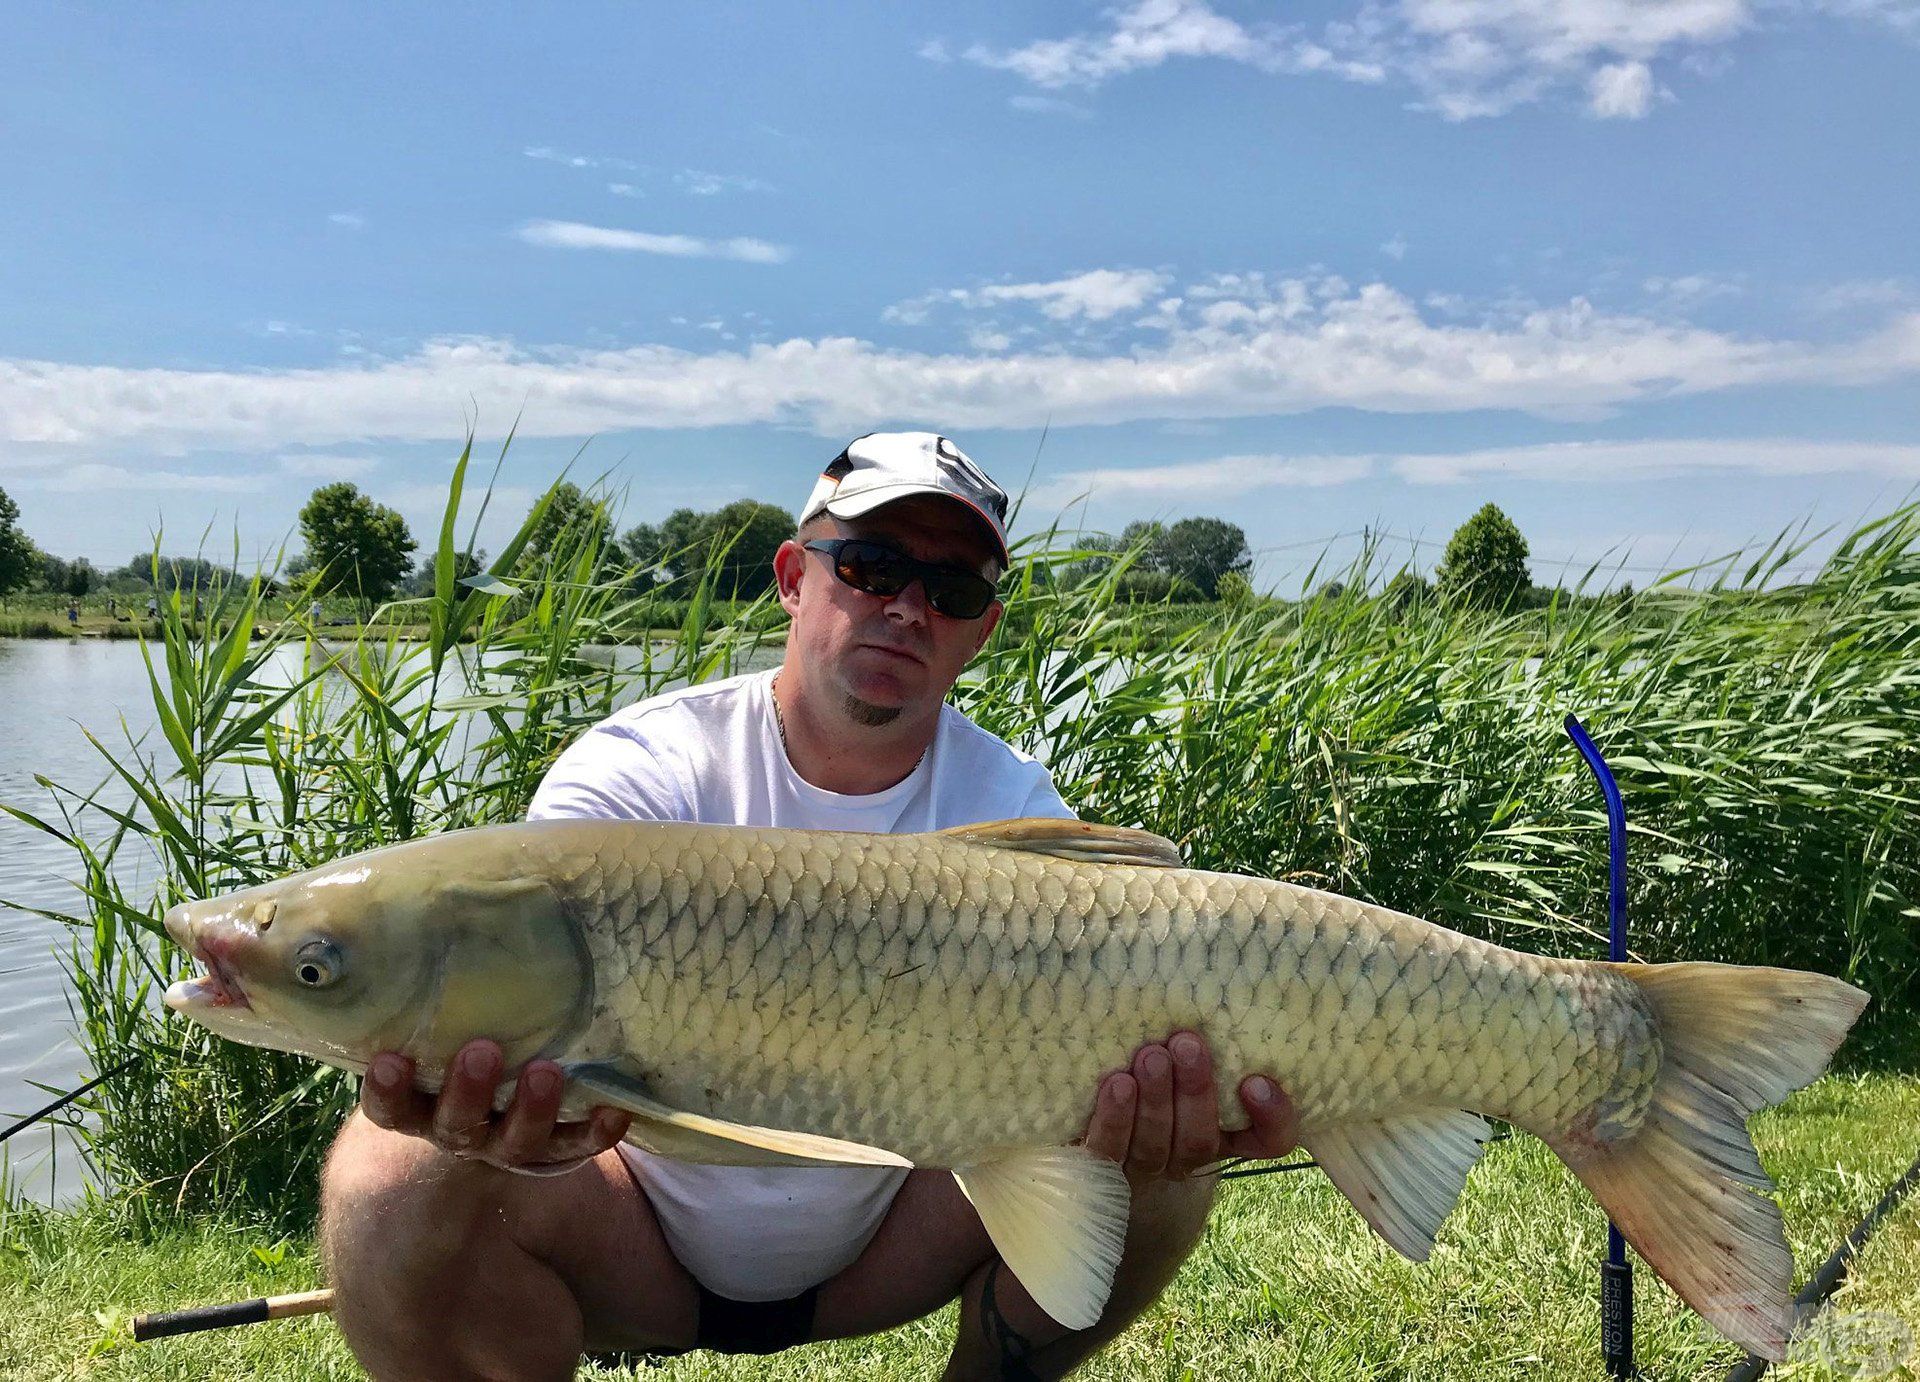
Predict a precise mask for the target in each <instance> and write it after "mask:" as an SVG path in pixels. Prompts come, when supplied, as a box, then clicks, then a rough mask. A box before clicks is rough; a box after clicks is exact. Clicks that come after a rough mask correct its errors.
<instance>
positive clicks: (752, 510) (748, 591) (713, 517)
mask: <svg viewBox="0 0 1920 1382" xmlns="http://www.w3.org/2000/svg"><path fill="white" fill-rule="evenodd" d="M793 530H794V521H793V515H792V514H790V513H788V512H787V511H786V510H785V509H783V508H781V507H780V506H779V505H777V504H763V503H761V502H760V501H759V500H757V499H736V500H735V501H734V502H733V503H731V504H728V505H727V506H726V507H725V508H723V509H721V510H719V511H718V512H716V513H713V514H710V515H709V516H708V524H707V532H706V554H707V555H706V563H705V565H706V568H707V572H708V574H709V575H711V576H712V577H713V582H714V585H715V587H716V590H717V593H719V594H721V595H728V596H731V597H732V598H734V599H736V600H751V599H753V598H754V597H755V596H757V595H760V594H762V593H764V592H765V591H768V590H771V589H773V554H774V553H775V552H777V551H779V550H780V544H781V543H783V542H785V541H786V540H787V539H788V538H790V537H792V536H793Z"/></svg>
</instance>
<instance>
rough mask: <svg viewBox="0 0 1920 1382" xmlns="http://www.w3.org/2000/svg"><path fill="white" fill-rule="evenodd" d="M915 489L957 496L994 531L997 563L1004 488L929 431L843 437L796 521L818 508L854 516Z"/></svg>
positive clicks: (1003, 535)
mask: <svg viewBox="0 0 1920 1382" xmlns="http://www.w3.org/2000/svg"><path fill="white" fill-rule="evenodd" d="M914 494H934V495H940V496H942V497H943V498H947V499H957V500H959V501H960V502H961V503H962V504H965V505H966V506H967V507H968V508H969V509H972V510H973V512H974V514H975V515H976V516H978V517H979V518H980V520H981V521H982V522H984V523H985V524H986V525H987V528H988V530H989V531H990V532H992V534H993V541H994V547H995V555H996V556H998V557H999V558H1000V564H1001V565H1002V566H1005V565H1007V564H1008V562H1009V557H1008V554H1007V492H1006V491H1005V490H1003V489H1001V488H1000V486H998V485H996V484H995V483H994V482H993V481H992V480H990V479H989V478H987V472H986V471H984V470H982V469H980V467H979V466H977V465H975V464H974V463H973V462H972V461H971V460H969V459H968V458H967V455H966V453H965V452H963V451H962V450H961V449H960V448H959V447H957V446H955V445H954V444H953V443H952V442H950V441H948V440H947V439H946V438H945V437H942V436H938V435H936V434H935V433H932V432H869V433H867V434H866V435H865V436H864V437H855V438H854V439H853V440H852V441H851V442H849V443H847V449H846V450H845V451H842V452H841V453H840V454H839V455H838V456H835V457H834V458H833V460H832V461H831V462H829V463H828V465H827V468H826V471H825V472H824V473H823V474H822V475H821V476H820V479H819V482H818V483H817V484H815V485H814V487H813V493H812V494H810V495H808V496H807V503H806V507H805V508H803V509H801V510H800V521H801V522H802V523H805V522H807V521H808V520H809V519H811V518H815V517H817V516H818V515H820V514H821V513H823V512H824V513H830V514H832V515H833V516H834V517H835V518H858V517H859V516H860V515H861V514H863V513H871V512H872V511H873V510H875V509H877V508H879V507H880V506H881V505H882V504H891V503H892V502H893V501H894V500H896V499H905V498H907V497H908V496H909V495H914Z"/></svg>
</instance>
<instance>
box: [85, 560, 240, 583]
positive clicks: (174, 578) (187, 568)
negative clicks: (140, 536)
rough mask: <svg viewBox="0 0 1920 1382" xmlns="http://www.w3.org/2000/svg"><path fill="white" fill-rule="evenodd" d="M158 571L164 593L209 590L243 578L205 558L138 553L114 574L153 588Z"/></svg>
mask: <svg viewBox="0 0 1920 1382" xmlns="http://www.w3.org/2000/svg"><path fill="white" fill-rule="evenodd" d="M156 568H157V569H158V572H159V577H160V587H159V588H160V589H161V590H162V591H169V590H206V589H209V588H210V587H212V586H214V585H215V584H224V583H226V582H229V581H235V580H238V579H239V576H238V575H237V573H235V572H232V571H229V570H228V569H227V568H226V567H224V566H215V565H214V564H213V563H212V562H210V561H208V560H207V559H206V558H205V557H159V556H155V555H154V554H153V553H152V552H136V553H134V555H133V557H132V558H131V559H130V560H129V561H128V562H127V564H126V565H125V566H123V567H121V568H120V570H119V571H117V572H115V573H114V574H115V575H116V576H129V577H131V578H132V579H134V580H136V581H138V582H140V584H142V585H147V586H150V585H152V584H153V581H154V573H155V570H156Z"/></svg>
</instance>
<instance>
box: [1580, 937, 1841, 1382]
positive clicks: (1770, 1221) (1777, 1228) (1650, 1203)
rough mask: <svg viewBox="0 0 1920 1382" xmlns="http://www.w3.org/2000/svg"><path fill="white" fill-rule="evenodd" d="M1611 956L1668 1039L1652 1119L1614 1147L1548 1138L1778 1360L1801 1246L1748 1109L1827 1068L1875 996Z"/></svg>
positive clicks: (1705, 1299)
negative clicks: (1777, 1198) (1783, 1214)
mask: <svg viewBox="0 0 1920 1382" xmlns="http://www.w3.org/2000/svg"><path fill="white" fill-rule="evenodd" d="M1612 968H1613V969H1614V970H1615V971H1616V972H1617V973H1619V974H1620V975H1622V976H1624V977H1625V978H1628V979H1631V980H1632V981H1633V982H1634V983H1636V984H1638V985H1639V986H1640V989H1641V991H1642V993H1644V995H1645V996H1646V999H1647V1002H1648V1004H1649V1005H1650V1006H1651V1007H1652V1009H1653V1014H1654V1020H1655V1022H1656V1024H1657V1025H1658V1027H1659V1030H1660V1039H1661V1041H1662V1043H1663V1044H1664V1046H1665V1052H1666V1054H1665V1059H1664V1061H1663V1063H1662V1065H1661V1069H1660V1074H1659V1077H1658V1080H1657V1082H1656V1084H1655V1086H1654V1090H1653V1097H1652V1103H1651V1106H1650V1108H1649V1109H1648V1113H1647V1118H1646V1121H1645V1122H1644V1123H1642V1124H1641V1126H1640V1128H1639V1130H1638V1131H1636V1132H1635V1133H1634V1134H1633V1135H1632V1136H1631V1137H1629V1138H1627V1139H1625V1140H1623V1141H1621V1142H1617V1143H1614V1144H1611V1145H1607V1144H1598V1145H1596V1144H1594V1143H1592V1142H1591V1141H1587V1142H1580V1141H1576V1140H1574V1139H1571V1138H1569V1139H1563V1140H1559V1141H1554V1140H1552V1139H1549V1141H1550V1145H1552V1147H1553V1149H1554V1151H1555V1152H1556V1153H1558V1155H1559V1156H1560V1159H1561V1160H1563V1161H1565V1162H1566V1163H1567V1165H1568V1166H1570V1167H1572V1168H1573V1171H1574V1174H1575V1175H1577V1176H1579V1177H1580V1179H1581V1181H1583V1182H1584V1183H1585V1184H1586V1187H1587V1188H1588V1189H1589V1190H1591V1191H1592V1192H1593V1195H1594V1198H1596V1199H1597V1200H1599V1201H1600V1203H1601V1204H1602V1205H1603V1206H1604V1207H1605V1208H1606V1211H1607V1213H1608V1214H1609V1215H1610V1216H1612V1218H1613V1221H1614V1223H1615V1224H1617V1225H1618V1226H1619V1229H1620V1232H1621V1233H1622V1234H1624V1235H1625V1236H1626V1238H1627V1241H1628V1242H1630V1243H1632V1244H1633V1246H1634V1248H1635V1249H1636V1250H1637V1251H1638V1252H1639V1253H1640V1256H1641V1257H1642V1258H1644V1259H1645V1260H1646V1263H1647V1265H1648V1266H1650V1267H1652V1268H1653V1270H1654V1271H1655V1272H1656V1273H1658V1274H1659V1276H1660V1279H1661V1280H1663V1281H1665V1282H1666V1283H1667V1285H1669V1286H1671V1287H1673V1289H1674V1290H1675V1291H1676V1292H1677V1293H1678V1294H1679V1296H1680V1298H1681V1299H1682V1300H1684V1301H1686V1303H1687V1304H1688V1305H1690V1306H1692V1307H1693V1308H1694V1309H1695V1310H1697V1311H1699V1312H1700V1314H1701V1315H1703V1316H1704V1317H1705V1318H1706V1319H1707V1320H1708V1322H1709V1323H1711V1324H1712V1325H1713V1326H1714V1327H1715V1328H1716V1329H1718V1330H1720V1332H1721V1333H1723V1334H1725V1335H1726V1336H1727V1337H1728V1338H1729V1339H1732V1340H1733V1341H1734V1342H1735V1343H1737V1344H1740V1345H1741V1346H1742V1347H1744V1348H1746V1349H1748V1350H1749V1351H1751V1352H1753V1353H1757V1354H1759V1355H1761V1356H1762V1357H1765V1358H1772V1359H1776V1360H1778V1359H1780V1358H1783V1357H1785V1356H1786V1351H1787V1339H1788V1335H1789V1334H1790V1332H1791V1329H1792V1324H1793V1320H1792V1293H1793V1254H1792V1253H1791V1251H1789V1249H1788V1248H1787V1241H1786V1234H1785V1232H1784V1230H1783V1228H1782V1226H1781V1223H1780V1210H1779V1207H1778V1206H1777V1205H1775V1204H1774V1202H1773V1201H1772V1200H1770V1199H1767V1198H1765V1196H1764V1192H1766V1191H1768V1190H1771V1189H1772V1188H1773V1183H1772V1182H1771V1181H1770V1180H1768V1179H1767V1175H1766V1172H1765V1171H1763V1170H1761V1168H1760V1157H1759V1154H1758V1153H1757V1152H1756V1151H1755V1150H1754V1146H1753V1140H1752V1139H1751V1138H1750V1137H1748V1135H1747V1129H1746V1121H1747V1118H1748V1117H1749V1116H1750V1115H1752V1114H1753V1113H1755V1112H1756V1111H1757V1110H1759V1109H1762V1108H1766V1107H1767V1106H1769V1105H1771V1104H1777V1103H1779V1102H1780V1100H1782V1099H1784V1098H1786V1096H1787V1095H1788V1094H1790V1093H1792V1092H1793V1091H1794V1090H1796V1089H1798V1088H1800V1086H1801V1085H1804V1084H1808V1083H1810V1082H1811V1081H1812V1080H1814V1079H1815V1078H1816V1077H1817V1076H1818V1075H1819V1074H1820V1072H1821V1071H1822V1070H1824V1069H1826V1066H1827V1062H1828V1061H1829V1060H1830V1059H1832V1057H1833V1053H1834V1052H1835V1051H1836V1050H1837V1049H1839V1046H1840V1043H1841V1041H1842V1040H1844V1039H1845V1037H1846V1034H1847V1029H1848V1028H1849V1027H1851V1026H1852V1025H1853V1022H1854V1019H1855V1018H1857V1017H1859V1016H1860V1013H1861V1010H1862V1009H1863V1008H1865V1007H1866V1005H1867V995H1866V994H1865V993H1863V992H1861V991H1860V990H1859V989H1857V988H1855V987H1854V986H1853V985H1851V984H1848V983H1845V982H1843V981H1842V980H1839V979H1833V978H1829V977H1828V976H1826V975H1824V974H1806V973H1802V972H1799V971H1797V970H1790V969H1758V968H1748V967H1745V966H1740V965H1718V964H1666V965H1635V964H1626V965H1614V966H1612ZM1756 1192H1760V1193H1756Z"/></svg>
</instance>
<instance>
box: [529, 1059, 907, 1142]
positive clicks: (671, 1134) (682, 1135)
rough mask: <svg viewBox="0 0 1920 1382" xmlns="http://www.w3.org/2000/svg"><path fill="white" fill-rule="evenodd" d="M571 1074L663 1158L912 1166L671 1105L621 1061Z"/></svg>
mask: <svg viewBox="0 0 1920 1382" xmlns="http://www.w3.org/2000/svg"><path fill="white" fill-rule="evenodd" d="M567 1078H568V1079H570V1080H572V1081H573V1082H574V1083H575V1084H576V1085H578V1086H579V1087H580V1088H581V1089H583V1090H586V1091H587V1092H588V1093H589V1094H591V1095H592V1096H593V1098H594V1101H595V1102H596V1103H601V1104H605V1105H607V1106H608V1107H610V1108H619V1109H625V1110H626V1111H627V1112H628V1113H631V1114H632V1115H633V1118H634V1125H633V1128H632V1129H631V1130H630V1131H629V1132H628V1134H627V1140H628V1141H630V1142H633V1143H635V1144H637V1145H639V1146H642V1147H645V1148H646V1149H647V1150H648V1151H651V1152H658V1153H659V1154H660V1155H662V1156H671V1157H677V1158H679V1159H680V1160H682V1161H697V1162H703V1163H705V1164H706V1165H709V1166H901V1167H907V1166H912V1165H913V1163H912V1162H910V1161H908V1160H907V1159H906V1158H905V1157H903V1156H901V1155H900V1154H899V1153H897V1152H890V1151H887V1150H886V1149H885V1148H884V1147H869V1146H867V1145H865V1144H864V1143H860V1142H848V1141H845V1140H843V1139H841V1138H838V1137H822V1136H820V1135H819V1134H817V1133H806V1132H793V1131H790V1130H788V1129H786V1128H762V1127H756V1126H754V1125H752V1124H750V1123H729V1122H728V1121H727V1120H726V1119H724V1118H712V1117H709V1116H708V1115H706V1114H704V1113H689V1112H687V1111H686V1110H685V1109H677V1108H672V1107H669V1106H668V1105H666V1104H663V1103H661V1102H660V1101H659V1100H658V1099H656V1098H654V1096H653V1094H652V1093H651V1092H650V1091H649V1090H648V1089H647V1087H646V1085H645V1083H643V1082H642V1081H641V1080H640V1079H639V1078H638V1077H637V1076H635V1075H633V1074H631V1073H630V1072H628V1071H626V1070H623V1069H621V1068H620V1066H618V1065H614V1064H607V1063H600V1064H590V1065H574V1066H568V1067H567Z"/></svg>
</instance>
